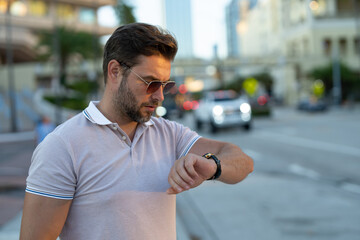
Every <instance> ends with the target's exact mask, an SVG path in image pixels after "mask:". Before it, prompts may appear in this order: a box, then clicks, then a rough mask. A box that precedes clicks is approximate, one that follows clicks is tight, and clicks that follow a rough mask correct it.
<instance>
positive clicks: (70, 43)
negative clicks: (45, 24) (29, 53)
mask: <svg viewBox="0 0 360 240" xmlns="http://www.w3.org/2000/svg"><path fill="white" fill-rule="evenodd" d="M54 36H55V37H56V36H57V38H56V39H54ZM55 43H56V44H55ZM38 50H39V51H38V52H39V55H38V60H40V61H46V60H49V58H50V57H51V56H56V55H57V54H59V68H60V79H61V83H62V84H63V85H66V78H67V74H66V69H67V65H68V63H69V60H70V58H71V57H72V56H74V55H75V54H79V55H81V56H82V57H83V58H96V57H97V56H98V54H99V53H100V51H101V46H100V42H99V38H98V37H97V36H94V35H93V34H90V33H87V32H77V31H75V30H72V29H68V28H65V27H58V28H56V29H55V30H54V32H48V31H43V32H41V33H40V34H39V43H38Z"/></svg>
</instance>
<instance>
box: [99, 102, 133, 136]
mask: <svg viewBox="0 0 360 240" xmlns="http://www.w3.org/2000/svg"><path fill="white" fill-rule="evenodd" d="M97 108H98V109H99V111H100V112H101V113H102V114H103V115H104V116H105V117H106V118H107V119H109V120H110V121H111V122H114V123H117V124H118V125H119V127H120V128H121V129H122V130H123V131H124V132H125V133H126V134H127V135H128V137H129V138H130V140H132V139H133V138H134V135H135V131H136V127H137V125H138V123H137V122H135V121H132V120H131V119H129V117H127V116H124V114H122V115H119V114H118V111H115V110H114V109H113V107H112V104H111V102H108V100H107V99H106V98H103V99H102V100H101V101H100V103H99V104H98V105H97Z"/></svg>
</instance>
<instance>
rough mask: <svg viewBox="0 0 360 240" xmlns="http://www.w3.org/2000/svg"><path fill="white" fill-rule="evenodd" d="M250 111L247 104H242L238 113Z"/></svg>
mask: <svg viewBox="0 0 360 240" xmlns="http://www.w3.org/2000/svg"><path fill="white" fill-rule="evenodd" d="M250 110H251V107H250V104H248V103H242V104H241V105H240V111H241V112H242V113H249V112H250Z"/></svg>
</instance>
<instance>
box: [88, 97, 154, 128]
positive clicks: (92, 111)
mask: <svg viewBox="0 0 360 240" xmlns="http://www.w3.org/2000/svg"><path fill="white" fill-rule="evenodd" d="M98 104H99V101H91V102H90V103H89V106H88V107H87V108H86V109H85V110H84V111H83V114H84V116H85V117H86V118H87V119H88V120H89V121H90V122H92V123H95V124H98V125H110V124H113V123H112V122H111V121H110V120H109V119H107V118H106V117H105V116H104V115H103V114H102V113H101V112H100V111H99V109H98V108H97V107H96V106H97V105H98ZM144 125H145V126H151V125H154V121H153V120H152V119H150V120H149V121H147V122H145V123H144Z"/></svg>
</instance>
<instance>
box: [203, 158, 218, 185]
mask: <svg viewBox="0 0 360 240" xmlns="http://www.w3.org/2000/svg"><path fill="white" fill-rule="evenodd" d="M203 157H204V158H207V159H210V158H211V159H213V160H214V161H215V163H216V172H215V174H214V176H212V177H211V178H209V179H208V180H215V179H217V178H219V177H220V175H221V163H220V160H219V159H218V158H217V157H216V156H215V155H214V154H212V153H206V154H204V155H203Z"/></svg>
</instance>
